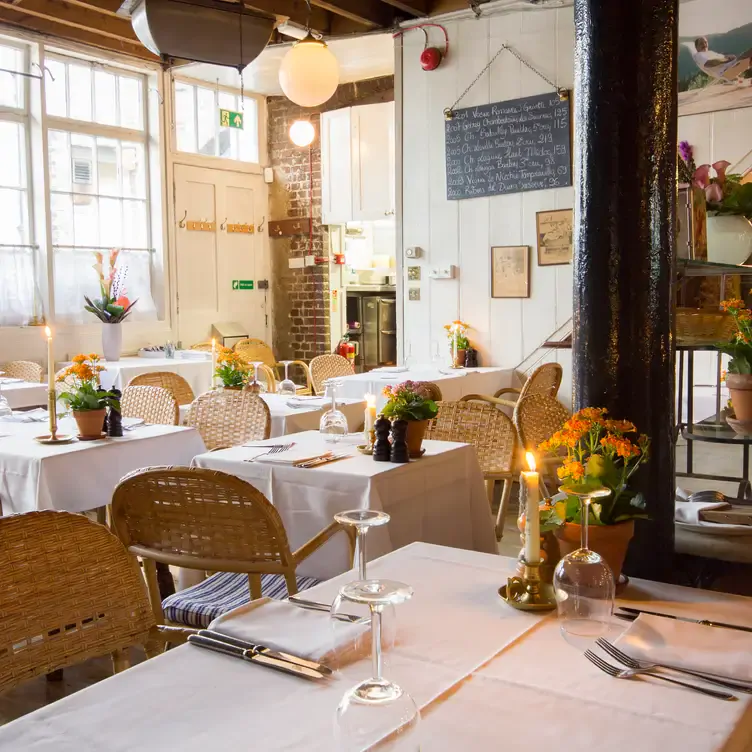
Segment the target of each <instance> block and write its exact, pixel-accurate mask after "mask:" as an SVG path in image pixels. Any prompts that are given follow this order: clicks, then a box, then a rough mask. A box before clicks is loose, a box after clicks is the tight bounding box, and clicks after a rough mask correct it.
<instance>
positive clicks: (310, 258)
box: [304, 254, 316, 266]
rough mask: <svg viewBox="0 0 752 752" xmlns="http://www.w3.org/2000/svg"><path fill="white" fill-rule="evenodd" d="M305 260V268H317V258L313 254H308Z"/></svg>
mask: <svg viewBox="0 0 752 752" xmlns="http://www.w3.org/2000/svg"><path fill="white" fill-rule="evenodd" d="M304 259H305V266H316V257H315V256H314V255H313V254H306V256H305V257H304Z"/></svg>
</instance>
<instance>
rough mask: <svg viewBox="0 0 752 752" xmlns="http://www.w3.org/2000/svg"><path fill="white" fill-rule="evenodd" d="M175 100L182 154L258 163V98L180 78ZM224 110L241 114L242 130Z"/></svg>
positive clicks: (178, 138) (177, 129)
mask: <svg viewBox="0 0 752 752" xmlns="http://www.w3.org/2000/svg"><path fill="white" fill-rule="evenodd" d="M174 98H175V145H176V148H177V150H178V151H182V152H187V153H189V154H201V155H204V156H207V157H222V158H224V159H236V160H239V161H241V162H253V163H258V161H259V132H258V121H259V108H258V103H257V101H256V99H255V98H253V97H246V96H243V97H241V96H240V94H237V93H233V92H232V91H229V90H226V89H221V88H212V87H210V86H200V85H198V84H194V83H190V82H188V81H183V80H180V79H175V82H174ZM222 110H224V111H225V112H229V113H238V114H240V115H241V120H242V127H238V126H239V125H240V122H241V121H236V120H233V122H232V124H230V123H229V119H228V118H227V116H225V118H223V117H222V115H221V111H222Z"/></svg>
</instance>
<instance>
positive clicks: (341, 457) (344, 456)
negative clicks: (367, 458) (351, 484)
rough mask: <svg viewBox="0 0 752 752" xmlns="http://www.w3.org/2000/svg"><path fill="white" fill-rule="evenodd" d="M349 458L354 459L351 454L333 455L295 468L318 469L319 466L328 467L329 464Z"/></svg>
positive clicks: (302, 463) (303, 463)
mask: <svg viewBox="0 0 752 752" xmlns="http://www.w3.org/2000/svg"><path fill="white" fill-rule="evenodd" d="M348 457H352V455H351V454H331V455H329V456H328V457H318V458H317V459H315V460H309V461H308V462H301V463H300V464H299V465H295V467H302V468H310V467H318V466H319V465H326V464H328V463H329V462H337V461H338V460H346V459H347V458H348Z"/></svg>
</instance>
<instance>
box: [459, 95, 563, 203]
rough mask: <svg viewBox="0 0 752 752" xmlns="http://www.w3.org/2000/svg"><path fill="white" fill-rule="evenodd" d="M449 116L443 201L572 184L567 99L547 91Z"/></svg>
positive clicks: (469, 108) (460, 111)
mask: <svg viewBox="0 0 752 752" xmlns="http://www.w3.org/2000/svg"><path fill="white" fill-rule="evenodd" d="M453 114H454V117H452V119H451V120H447V121H446V132H445V136H446V171H447V198H448V199H461V198H478V197H480V196H495V195H498V194H500V193H520V192H522V191H541V190H544V189H546V188H561V187H563V186H568V185H572V157H571V136H570V122H571V121H570V116H569V100H568V99H567V100H564V101H562V100H561V99H559V95H558V94H557V93H555V92H552V93H551V94H542V95H540V96H535V97H525V98H524V99H510V100H509V101H508V102H496V103H495V104H487V105H481V106H479V107H465V108H463V109H461V110H454V111H453Z"/></svg>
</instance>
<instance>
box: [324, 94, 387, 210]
mask: <svg viewBox="0 0 752 752" xmlns="http://www.w3.org/2000/svg"><path fill="white" fill-rule="evenodd" d="M394 182H395V169H394V102H384V103H381V104H368V105H360V106H357V107H348V108H346V109H342V110H334V111H332V112H325V113H323V114H322V116H321V199H322V218H321V221H322V222H323V223H324V224H344V223H345V222H350V221H372V220H376V219H384V218H385V217H389V216H392V215H393V214H394V188H395V185H394Z"/></svg>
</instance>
